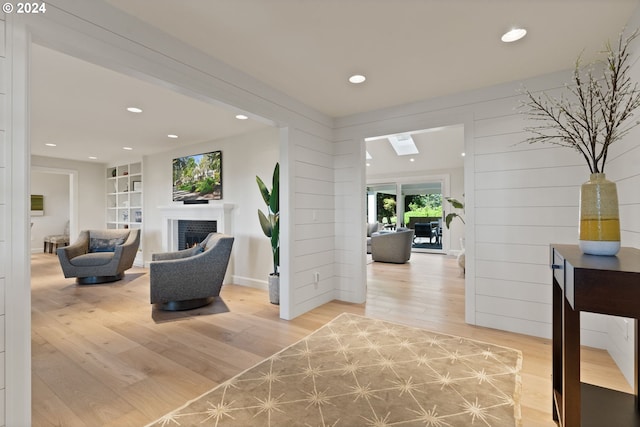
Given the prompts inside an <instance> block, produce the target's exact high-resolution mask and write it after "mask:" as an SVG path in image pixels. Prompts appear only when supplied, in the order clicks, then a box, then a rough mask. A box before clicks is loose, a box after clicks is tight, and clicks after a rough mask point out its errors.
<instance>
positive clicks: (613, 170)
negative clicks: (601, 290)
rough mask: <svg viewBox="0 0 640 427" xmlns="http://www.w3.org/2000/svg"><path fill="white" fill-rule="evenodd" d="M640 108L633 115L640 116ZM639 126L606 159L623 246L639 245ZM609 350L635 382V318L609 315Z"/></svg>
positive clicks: (635, 24)
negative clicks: (613, 189)
mask: <svg viewBox="0 0 640 427" xmlns="http://www.w3.org/2000/svg"><path fill="white" fill-rule="evenodd" d="M627 28H629V29H634V28H640V10H637V11H636V13H635V14H634V16H633V17H632V19H631V21H630V23H629V24H628V25H627ZM630 63H631V64H633V66H632V67H631V69H630V76H631V78H632V80H633V81H634V82H640V41H638V40H636V41H635V49H634V51H633V56H632V58H631V61H630ZM639 116H640V111H637V112H636V113H635V117H634V118H633V119H635V120H637V119H638V117H639ZM639 141H640V127H636V128H635V129H634V130H632V131H631V133H630V134H629V135H627V137H626V138H625V139H624V140H622V141H620V142H617V143H615V144H614V145H612V146H611V150H610V152H609V158H608V160H607V166H606V169H605V171H606V174H607V177H608V178H609V179H611V180H613V181H615V182H616V184H617V187H618V202H619V204H620V229H621V230H620V231H621V240H622V245H623V246H631V247H635V248H640V190H639V188H640V143H639ZM607 335H608V342H607V350H608V351H609V353H610V354H611V356H612V357H613V359H614V360H615V361H616V363H617V364H618V366H620V368H621V370H622V373H623V374H624V375H625V377H626V379H627V381H628V382H629V384H631V385H632V386H633V383H634V342H635V340H634V336H635V333H634V322H633V320H631V319H624V318H620V317H612V316H609V317H608V322H607Z"/></svg>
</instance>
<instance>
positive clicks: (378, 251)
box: [371, 228, 413, 264]
mask: <svg viewBox="0 0 640 427" xmlns="http://www.w3.org/2000/svg"><path fill="white" fill-rule="evenodd" d="M412 243H413V230H410V229H408V228H400V229H398V230H397V231H395V232H391V233H379V232H378V233H373V235H372V236H371V257H372V258H373V260H374V261H378V262H392V263H396V264H404V263H405V262H407V261H409V259H410V258H411V245H412Z"/></svg>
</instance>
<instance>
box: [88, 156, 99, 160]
mask: <svg viewBox="0 0 640 427" xmlns="http://www.w3.org/2000/svg"><path fill="white" fill-rule="evenodd" d="M89 158H90V159H91V160H98V158H97V157H96V156H89Z"/></svg>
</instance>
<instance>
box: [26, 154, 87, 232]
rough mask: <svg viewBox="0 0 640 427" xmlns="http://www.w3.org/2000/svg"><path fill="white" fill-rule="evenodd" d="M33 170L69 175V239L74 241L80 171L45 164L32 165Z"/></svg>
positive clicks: (76, 227) (76, 224)
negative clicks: (49, 166) (50, 166)
mask: <svg viewBox="0 0 640 427" xmlns="http://www.w3.org/2000/svg"><path fill="white" fill-rule="evenodd" d="M31 172H39V173H50V174H55V175H67V176H68V177H69V241H71V242H73V241H74V240H75V239H76V237H77V236H78V232H79V230H78V212H79V210H78V209H79V208H78V197H79V194H78V171H77V170H73V169H58V168H48V167H45V166H31Z"/></svg>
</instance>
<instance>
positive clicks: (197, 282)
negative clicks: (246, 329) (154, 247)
mask: <svg viewBox="0 0 640 427" xmlns="http://www.w3.org/2000/svg"><path fill="white" fill-rule="evenodd" d="M233 240H234V238H233V237H232V236H228V235H225V234H222V233H210V234H209V235H208V236H207V237H206V238H205V240H204V241H202V242H201V243H200V244H198V245H196V246H194V247H192V248H189V249H183V250H180V251H176V252H165V253H156V254H153V255H152V257H151V259H152V261H151V264H150V265H149V271H150V274H151V286H150V290H151V304H155V306H156V308H159V309H160V310H170V311H176V310H190V309H193V308H198V307H202V306H205V305H208V304H211V303H212V302H213V299H214V297H217V296H218V295H220V289H221V288H222V283H223V281H224V275H225V273H226V272H227V266H228V264H229V258H230V256H231V248H232V247H233Z"/></svg>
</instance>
